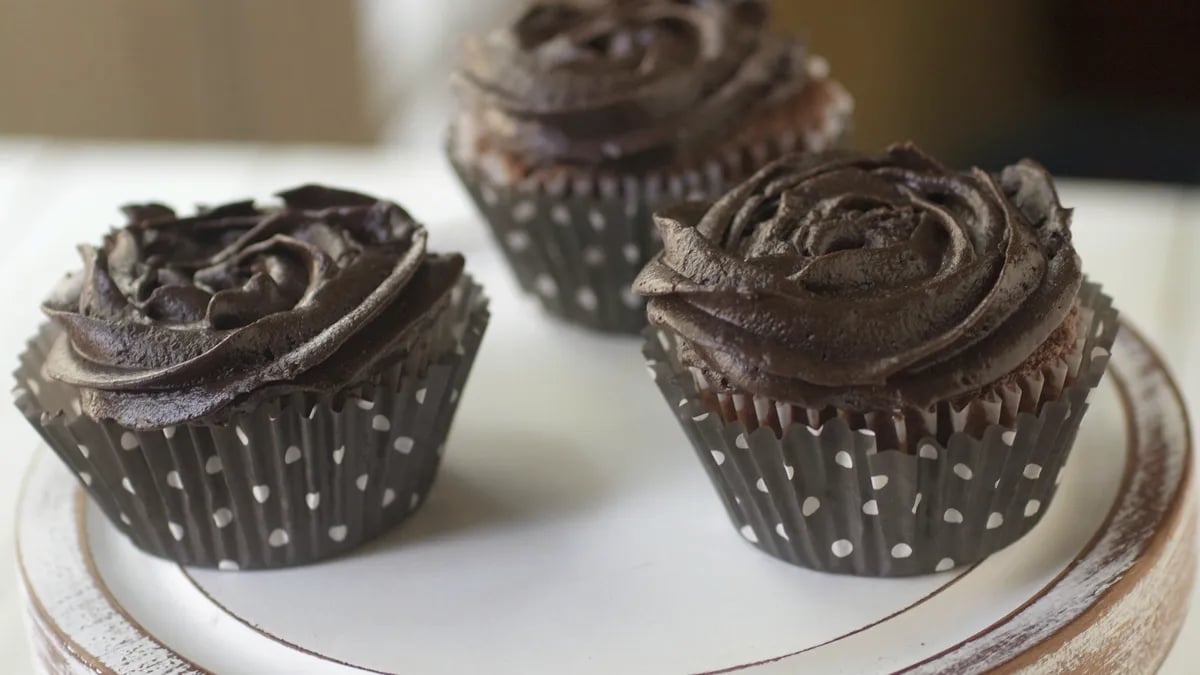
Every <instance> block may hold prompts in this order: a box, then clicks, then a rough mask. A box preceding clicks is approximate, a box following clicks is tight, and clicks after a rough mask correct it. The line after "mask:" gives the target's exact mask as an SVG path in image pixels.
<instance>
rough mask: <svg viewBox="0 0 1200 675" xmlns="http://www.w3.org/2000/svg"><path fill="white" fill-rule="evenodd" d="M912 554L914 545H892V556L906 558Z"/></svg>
mask: <svg viewBox="0 0 1200 675" xmlns="http://www.w3.org/2000/svg"><path fill="white" fill-rule="evenodd" d="M910 555H912V547H911V546H909V545H908V544H896V545H895V546H893V547H892V557H893V558H897V559H904V558H907V557H908V556H910Z"/></svg>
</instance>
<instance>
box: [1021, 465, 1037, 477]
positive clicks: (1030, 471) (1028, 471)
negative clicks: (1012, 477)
mask: <svg viewBox="0 0 1200 675" xmlns="http://www.w3.org/2000/svg"><path fill="white" fill-rule="evenodd" d="M1021 475H1022V476H1025V477H1026V478H1028V479H1029V480H1037V479H1038V478H1041V477H1042V465H1041V464H1026V465H1025V470H1024V471H1022V472H1021Z"/></svg>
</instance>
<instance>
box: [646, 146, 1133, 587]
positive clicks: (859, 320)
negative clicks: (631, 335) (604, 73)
mask: <svg viewBox="0 0 1200 675" xmlns="http://www.w3.org/2000/svg"><path fill="white" fill-rule="evenodd" d="M656 222H657V224H658V227H659V230H660V232H661V233H662V238H663V241H664V251H663V252H662V253H661V254H660V255H658V256H656V257H655V258H654V260H653V261H652V262H651V263H650V264H649V265H648V266H647V267H646V269H645V270H644V271H643V272H642V273H641V275H640V276H639V278H638V280H637V284H636V289H637V291H638V292H639V293H642V294H644V295H646V296H648V297H649V298H650V300H649V306H648V314H649V318H650V321H651V323H652V324H653V326H652V328H650V329H648V332H647V334H648V336H649V337H648V340H647V345H646V349H645V353H646V356H647V358H648V359H649V361H650V364H651V366H652V372H653V374H654V375H655V378H656V380H657V382H658V384H659V386H660V388H661V389H662V391H663V393H664V395H665V396H666V397H667V399H668V401H669V402H670V403H671V405H672V408H673V409H675V410H676V411H677V414H678V415H679V419H680V423H681V424H682V426H683V428H684V431H685V432H686V433H687V435H688V437H689V439H690V440H691V441H692V443H693V445H694V446H695V449H696V452H697V454H698V455H699V457H700V460H701V461H702V462H703V464H704V466H705V468H706V470H707V471H708V474H709V476H710V477H711V478H712V480H713V483H714V485H715V486H716V488H717V492H718V494H719V495H720V496H721V498H722V500H723V501H724V503H725V505H726V507H727V508H728V511H729V513H730V515H731V517H732V518H733V521H734V524H735V526H736V527H737V528H738V529H740V530H741V532H742V534H743V535H744V536H745V538H746V539H748V540H750V541H751V542H753V543H754V544H755V545H757V546H758V547H759V548H761V549H762V550H764V551H766V552H768V553H770V554H772V555H775V556H778V557H780V558H782V559H784V560H787V561H789V562H792V563H796V564H799V565H804V566H806V567H811V568H814V569H818V570H824V571H830V572H840V573H850V574H861V575H884V576H896V575H911V574H921V573H927V572H933V571H940V570H945V569H949V568H951V567H953V566H955V565H963V564H968V563H972V562H975V561H977V560H980V559H982V558H983V557H985V556H987V555H988V554H990V553H992V552H994V551H996V550H998V549H1000V548H1001V547H1003V546H1006V545H1007V544H1009V543H1011V542H1013V541H1015V540H1016V539H1017V538H1019V537H1020V536H1021V535H1023V534H1024V533H1026V532H1027V531H1029V530H1030V529H1031V528H1032V527H1033V525H1034V524H1036V523H1037V521H1038V520H1039V519H1040V517H1041V514H1042V513H1044V512H1045V509H1046V507H1047V506H1048V505H1049V502H1050V499H1051V498H1052V497H1053V495H1054V491H1055V487H1056V478H1057V476H1058V473H1059V470H1060V469H1061V468H1062V466H1063V463H1064V462H1065V460H1066V458H1067V454H1068V452H1069V451H1070V448H1071V444H1072V442H1073V441H1074V438H1075V434H1076V432H1077V430H1078V428H1079V424H1080V421H1081V420H1082V418H1083V414H1084V412H1085V411H1086V410H1087V400H1088V396H1089V393H1090V391H1091V390H1092V389H1093V388H1094V387H1095V386H1096V385H1097V384H1098V383H1099V380H1100V377H1101V375H1102V374H1103V372H1104V367H1105V365H1106V363H1107V361H1108V354H1109V349H1110V348H1111V346H1112V342H1113V339H1114V338H1115V336H1116V331H1117V320H1116V312H1115V311H1114V310H1113V309H1112V307H1111V300H1110V299H1109V298H1107V297H1105V296H1104V295H1102V294H1101V293H1100V291H1099V288H1098V287H1097V286H1096V285H1094V284H1090V283H1087V282H1086V281H1085V280H1084V279H1083V277H1082V274H1081V269H1080V261H1079V258H1078V256H1077V255H1076V253H1075V250H1074V249H1073V248H1072V246H1071V232H1070V211H1069V210H1068V209H1064V208H1063V207H1062V206H1061V205H1060V204H1059V201H1058V197H1057V194H1056V193H1055V190H1054V186H1053V183H1052V181H1051V178H1050V176H1049V175H1048V174H1047V173H1046V171H1045V170H1044V169H1042V168H1041V167H1040V166H1038V165H1037V164H1035V163H1033V162H1030V161H1023V162H1021V163H1019V164H1016V165H1014V166H1009V167H1007V168H1005V169H1004V170H1003V171H1002V172H1000V174H999V175H996V176H993V175H990V174H988V173H986V172H984V171H981V170H979V169H974V170H972V171H970V172H966V173H958V172H954V171H950V170H948V169H946V168H945V167H943V166H941V165H940V164H938V163H937V162H936V161H934V160H933V159H931V158H929V157H928V156H926V155H924V154H923V153H922V152H920V151H919V150H918V149H916V148H915V147H913V146H911V145H900V146H893V147H891V148H889V149H888V150H887V151H886V152H885V153H883V154H882V155H879V156H862V155H857V154H850V153H826V154H823V155H820V156H807V157H801V156H793V157H787V158H784V159H781V160H779V161H776V162H774V163H771V164H770V165H768V166H766V167H765V168H763V169H762V170H761V171H759V172H758V173H756V174H755V175H754V176H753V177H752V178H751V179H750V180H748V181H746V182H745V183H743V184H741V185H739V186H737V187H736V188H734V189H733V190H732V191H730V192H729V194H727V195H726V196H724V197H722V198H721V199H720V200H719V201H717V202H715V203H712V204H704V203H692V204H688V205H684V206H680V207H678V208H675V209H673V210H669V211H666V212H664V213H662V214H660V215H659V216H658V217H657V219H656Z"/></svg>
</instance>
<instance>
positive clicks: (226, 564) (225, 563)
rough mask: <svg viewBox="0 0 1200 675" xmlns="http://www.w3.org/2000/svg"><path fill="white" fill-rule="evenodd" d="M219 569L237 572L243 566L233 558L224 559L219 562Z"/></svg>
mask: <svg viewBox="0 0 1200 675" xmlns="http://www.w3.org/2000/svg"><path fill="white" fill-rule="evenodd" d="M217 569H219V570H221V571H222V572H236V571H238V570H239V569H241V567H240V566H239V565H238V564H237V563H236V562H234V561H232V560H222V561H221V562H219V563H217Z"/></svg>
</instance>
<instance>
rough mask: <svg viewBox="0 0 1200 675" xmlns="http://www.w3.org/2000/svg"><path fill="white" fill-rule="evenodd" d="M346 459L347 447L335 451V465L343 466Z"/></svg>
mask: <svg viewBox="0 0 1200 675" xmlns="http://www.w3.org/2000/svg"><path fill="white" fill-rule="evenodd" d="M345 458H346V446H344V445H343V446H342V447H340V448H338V449H337V450H334V451H333V463H334V464H341V463H342V460H343V459H345Z"/></svg>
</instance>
